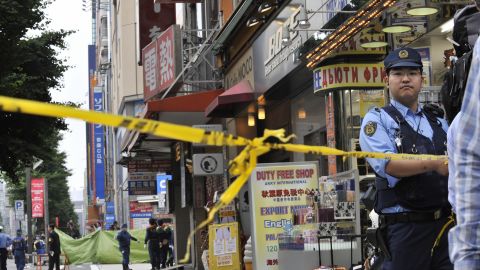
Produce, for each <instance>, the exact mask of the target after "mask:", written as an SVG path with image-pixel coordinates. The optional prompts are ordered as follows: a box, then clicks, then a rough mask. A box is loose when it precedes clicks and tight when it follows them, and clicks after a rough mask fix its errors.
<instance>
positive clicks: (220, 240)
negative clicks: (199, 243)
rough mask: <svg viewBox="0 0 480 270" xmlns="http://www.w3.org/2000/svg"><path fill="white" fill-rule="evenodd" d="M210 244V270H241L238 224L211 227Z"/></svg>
mask: <svg viewBox="0 0 480 270" xmlns="http://www.w3.org/2000/svg"><path fill="white" fill-rule="evenodd" d="M208 243H209V245H208V247H209V248H208V263H209V269H211V270H219V269H228V270H240V269H241V265H240V249H239V245H240V239H239V236H238V223H237V222H233V223H225V224H214V225H209V226H208Z"/></svg>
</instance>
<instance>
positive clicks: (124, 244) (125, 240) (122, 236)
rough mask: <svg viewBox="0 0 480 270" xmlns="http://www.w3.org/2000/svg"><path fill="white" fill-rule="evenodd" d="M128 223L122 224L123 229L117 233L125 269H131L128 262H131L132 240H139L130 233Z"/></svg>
mask: <svg viewBox="0 0 480 270" xmlns="http://www.w3.org/2000/svg"><path fill="white" fill-rule="evenodd" d="M126 229H127V224H123V225H122V230H121V231H119V232H118V234H117V237H116V238H117V240H118V247H119V249H120V252H121V253H122V266H123V270H129V268H128V264H129V263H130V241H131V240H134V241H138V240H137V238H135V237H133V236H131V235H130V233H128V231H127V230H126Z"/></svg>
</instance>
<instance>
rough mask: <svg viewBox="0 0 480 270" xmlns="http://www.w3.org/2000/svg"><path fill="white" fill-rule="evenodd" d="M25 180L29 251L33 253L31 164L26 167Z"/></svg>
mask: <svg viewBox="0 0 480 270" xmlns="http://www.w3.org/2000/svg"><path fill="white" fill-rule="evenodd" d="M25 182H26V184H27V236H28V239H27V252H28V254H32V250H33V237H32V168H31V167H30V165H28V166H27V167H25Z"/></svg>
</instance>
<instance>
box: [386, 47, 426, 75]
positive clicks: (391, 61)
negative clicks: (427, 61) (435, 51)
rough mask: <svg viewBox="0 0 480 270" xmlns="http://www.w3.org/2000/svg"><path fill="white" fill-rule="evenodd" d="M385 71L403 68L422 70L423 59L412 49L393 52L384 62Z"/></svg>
mask: <svg viewBox="0 0 480 270" xmlns="http://www.w3.org/2000/svg"><path fill="white" fill-rule="evenodd" d="M383 63H384V64H385V69H386V70H390V69H392V68H397V67H398V68H401V67H413V68H422V66H423V65H422V57H421V56H420V54H419V53H418V52H417V50H415V49H412V48H400V49H396V50H394V51H391V52H390V53H389V54H388V55H387V57H385V59H384V60H383Z"/></svg>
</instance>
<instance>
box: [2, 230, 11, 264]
mask: <svg viewBox="0 0 480 270" xmlns="http://www.w3.org/2000/svg"><path fill="white" fill-rule="evenodd" d="M11 244H12V238H10V236H9V235H8V234H6V233H4V232H3V226H0V270H7V257H8V251H7V247H9V246H10V245H11Z"/></svg>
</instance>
